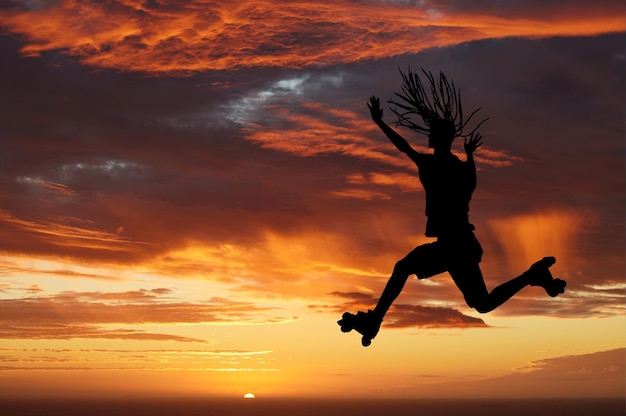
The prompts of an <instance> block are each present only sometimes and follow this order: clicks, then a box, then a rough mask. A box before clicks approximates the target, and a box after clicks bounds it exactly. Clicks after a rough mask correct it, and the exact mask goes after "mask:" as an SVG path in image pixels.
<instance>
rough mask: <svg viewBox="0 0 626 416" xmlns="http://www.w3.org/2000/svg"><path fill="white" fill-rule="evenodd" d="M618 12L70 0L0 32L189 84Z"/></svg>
mask: <svg viewBox="0 0 626 416" xmlns="http://www.w3.org/2000/svg"><path fill="white" fill-rule="evenodd" d="M619 6H620V5H619V4H618V3H617V2H610V1H609V2H604V3H603V4H602V5H598V6H596V7H593V8H591V9H589V8H588V5H587V4H585V3H570V2H567V3H566V2H561V1H560V2H556V4H554V5H551V6H546V5H541V6H540V7H534V8H533V7H532V6H528V7H524V6H522V7H500V6H499V5H498V6H493V7H489V8H485V7H482V8H481V7H480V6H479V7H472V6H470V7H467V6H461V5H459V4H458V3H456V2H447V3H444V4H439V3H429V2H428V3H424V4H419V5H417V4H407V5H404V4H398V3H394V2H354V1H347V0H344V1H339V2H334V3H332V4H325V5H319V4H318V5H315V6H311V5H310V4H307V3H301V2H291V1H289V2H280V3H276V2H274V1H261V2H259V1H255V2H249V1H243V0H238V1H235V2H232V1H231V2H229V3H228V5H226V4H224V3H223V2H170V3H168V4H167V5H161V4H160V3H154V2H152V3H145V2H136V1H132V0H126V1H118V2H113V3H101V2H96V1H89V2H81V3H76V2H73V1H69V0H68V1H59V2H53V3H49V4H48V6H47V7H45V6H42V7H38V8H31V7H24V6H21V7H20V5H19V4H14V5H11V4H9V5H7V6H5V7H3V8H2V9H0V25H2V26H3V27H4V28H5V30H6V31H8V32H9V33H12V34H19V35H22V36H24V38H25V39H26V40H27V44H26V45H25V46H24V47H23V48H22V54H24V55H26V56H38V55H40V54H42V53H44V52H47V51H53V50H64V51H67V53H69V54H70V55H72V56H75V57H77V58H78V59H80V60H81V61H82V62H83V63H85V64H87V65H90V66H93V67H98V68H114V69H118V70H125V71H141V72H148V73H153V74H158V73H174V74H189V73H193V72H197V71H207V70H229V69H235V68H241V67H289V68H302V67H306V66H309V65H315V66H317V65H329V64H339V63H347V62H362V61H365V60H372V59H381V58H385V57H389V56H395V55H402V54H405V53H417V52H419V51H422V50H424V49H427V48H431V47H441V46H448V45H451V44H459V43H462V42H467V41H472V40H478V39H485V38H494V37H499V38H501V37H506V36H533V37H536V36H556V35H581V34H588V35H594V34H600V33H607V32H611V31H621V30H623V28H624V25H623V21H622V19H621V18H620V16H621V8H620V7H619ZM538 8H539V9H542V10H545V11H543V12H542V13H537V12H536V9H538ZM583 10H584V11H585V12H583ZM68 22H71V23H68Z"/></svg>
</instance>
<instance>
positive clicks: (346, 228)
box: [0, 0, 626, 397]
mask: <svg viewBox="0 0 626 416" xmlns="http://www.w3.org/2000/svg"><path fill="white" fill-rule="evenodd" d="M625 32H626V14H625V9H624V2H623V1H621V0H551V1H548V2H546V1H544V0H521V1H487V0H484V1H482V0H481V1H462V0H439V1H435V0H423V1H417V0H415V1H413V0H404V1H402V0H335V1H328V2H321V1H308V2H296V1H289V0H287V1H270V0H255V1H249V0H230V1H219V0H216V1H209V0H206V1H200V0H196V1H182V0H181V1H166V0H154V1H148V0H146V1H142V0H110V1H99V0H85V1H78V0H56V1H53V0H51V1H38V0H30V1H29V0H23V1H10V0H7V1H2V2H0V57H1V61H0V235H1V238H0V272H1V274H0V396H1V397H7V396H31V395H32V396H71V397H77V396H93V395H103V396H107V397H109V396H127V395H130V396H134V395H137V396H141V395H191V396H228V397H243V395H244V394H245V393H248V392H250V393H254V394H256V395H257V397H263V396H265V397H281V396H290V397H304V396H320V397H339V396H344V397H345V396H350V397H352V396H355V397H476V396H480V397H505V396H506V397H555V396H556V397H606V396H610V397H615V396H624V394H625V388H626V386H625V383H626V382H625V371H624V367H625V357H626V333H625V327H626V313H625V312H626V306H625V305H626V303H625V302H626V296H625V291H626V284H625V281H624V273H625V261H624V257H625V250H626V248H625V244H624V230H625V224H624V217H625V207H624V203H625V191H624V190H625V187H626V184H625V177H626V176H625V169H624V155H625V141H624V137H625V124H624V114H625V97H624V91H625V90H626V82H625V78H626V76H625V71H624V59H625V57H624V51H625V46H626V42H625V40H626V38H625V36H624V34H625ZM409 65H410V66H411V68H420V67H423V68H425V69H427V70H431V71H433V72H438V71H439V70H442V71H444V72H445V73H446V75H447V76H448V77H449V78H452V79H453V80H454V82H455V84H456V85H457V86H458V87H460V88H461V91H462V98H463V103H464V108H468V109H469V108H477V107H482V109H481V110H480V113H479V114H480V115H481V116H483V118H484V117H489V121H488V122H487V123H485V124H484V125H483V126H482V127H481V129H480V133H481V134H482V135H483V136H484V145H483V146H482V147H480V148H479V149H478V150H477V152H476V155H475V156H476V161H477V168H478V187H477V190H476V191H475V193H474V197H473V199H472V203H471V212H470V218H471V222H472V223H473V224H474V225H475V226H476V235H477V237H478V239H479V240H480V242H481V244H482V246H483V249H484V253H485V254H484V256H483V262H482V263H481V267H482V270H483V273H484V275H485V280H486V283H487V286H488V288H493V287H495V286H496V285H498V284H499V283H502V282H504V281H506V280H508V279H510V278H512V277H515V276H517V275H519V274H520V273H521V272H523V271H524V270H526V269H527V268H528V267H529V266H530V264H532V263H533V262H534V261H536V260H538V259H540V258H541V257H543V256H546V255H553V256H556V258H557V263H556V264H555V265H554V266H553V268H552V271H553V273H554V275H555V276H556V277H560V278H563V279H565V280H567V282H568V286H567V291H566V293H565V295H563V296H559V297H557V298H550V297H548V296H546V294H545V292H544V291H543V290H542V289H540V288H535V287H530V288H526V289H524V290H523V291H522V292H520V293H519V295H518V296H516V297H515V298H514V299H513V300H511V301H510V302H508V303H506V304H505V305H503V306H502V307H500V308H499V309H497V310H496V311H494V312H491V313H489V314H484V315H481V314H478V313H477V312H475V311H474V310H472V309H471V308H469V307H468V306H467V305H466V304H465V303H464V301H463V297H462V295H461V294H460V292H459V291H458V289H457V288H456V287H455V286H454V284H453V283H452V281H451V279H450V277H449V276H448V275H447V274H443V275H440V276H437V277H434V278H432V279H428V280H421V281H418V280H417V279H414V278H411V279H409V281H408V283H407V285H406V287H405V290H404V292H403V293H402V295H401V296H400V297H399V298H398V300H397V303H396V305H395V307H394V308H392V309H391V311H390V313H389V315H388V317H387V319H386V320H385V322H384V324H383V328H382V330H381V332H380V333H379V335H378V337H377V338H376V339H375V340H374V341H373V343H372V345H371V346H370V347H368V348H363V347H362V346H361V344H360V337H359V336H358V334H355V333H349V334H344V333H342V332H341V331H340V330H339V327H338V326H337V324H336V321H337V319H339V318H340V316H341V314H342V313H343V312H344V311H352V312H356V311H357V310H366V309H368V308H372V307H373V306H374V305H375V302H376V300H377V298H378V295H379V294H380V292H381V290H382V288H383V287H384V285H385V283H386V281H387V278H388V276H389V274H390V272H391V270H392V268H393V265H394V263H395V262H396V261H397V260H398V259H400V258H402V257H403V256H404V255H405V254H406V253H408V252H409V251H410V250H411V249H413V248H414V247H415V246H416V245H419V244H422V243H426V242H429V241H431V240H429V239H427V238H426V237H425V236H424V228H425V222H426V218H425V215H424V194H423V190H422V188H421V185H420V183H419V180H418V176H417V170H416V168H415V166H414V164H413V163H412V162H411V161H410V160H408V158H406V157H405V156H404V155H402V154H400V153H399V152H398V151H397V150H396V149H395V148H394V147H393V145H392V144H391V143H390V142H389V141H388V140H387V138H386V137H385V136H384V135H383V134H382V133H381V132H380V130H378V128H377V127H376V126H375V124H374V123H373V122H372V121H371V119H370V115H369V111H368V109H367V107H366V102H367V100H368V98H369V97H370V96H372V95H375V96H379V97H381V101H383V102H386V101H387V100H388V99H390V98H392V97H393V94H394V92H398V91H400V81H401V78H400V75H399V72H398V68H401V69H406V68H408V66H409ZM385 120H386V121H387V122H388V123H389V124H391V125H393V122H394V117H393V114H392V113H391V111H390V110H389V109H388V108H387V107H385ZM398 131H399V132H400V133H401V134H402V135H403V136H404V137H405V138H406V139H407V140H408V141H409V142H410V143H411V144H412V145H413V146H414V147H415V148H416V149H417V150H419V151H424V152H428V151H429V150H428V149H427V147H426V140H425V137H424V136H420V135H416V134H414V133H413V132H411V131H410V130H406V129H404V130H402V129H401V128H399V129H398ZM454 151H455V152H456V153H458V154H459V155H460V157H461V158H464V155H463V152H462V144H461V143H460V141H458V143H455V146H454Z"/></svg>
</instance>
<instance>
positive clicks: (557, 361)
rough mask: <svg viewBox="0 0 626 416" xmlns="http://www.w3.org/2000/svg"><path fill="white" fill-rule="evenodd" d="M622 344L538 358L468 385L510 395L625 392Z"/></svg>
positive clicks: (581, 395)
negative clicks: (597, 349) (614, 347)
mask: <svg viewBox="0 0 626 416" xmlns="http://www.w3.org/2000/svg"><path fill="white" fill-rule="evenodd" d="M625 352H626V350H625V349H624V348H619V349H615V350H610V351H601V352H595V353H590V354H584V355H570V356H564V357H555V358H549V359H543V360H537V361H533V362H530V363H528V364H527V365H525V366H523V367H521V368H518V369H516V370H515V371H514V372H513V373H511V374H508V375H506V376H503V377H499V378H495V379H491V380H485V381H479V382H474V383H472V384H473V385H471V386H467V387H466V390H468V391H469V390H471V391H473V392H477V391H481V390H483V389H487V388H488V389H490V391H491V392H492V393H493V394H502V395H507V396H509V397H524V396H528V397H554V396H555V392H559V395H561V396H563V397H578V398H587V397H592V398H598V397H623V396H624V386H625V385H624V368H625V365H624V364H625V363H624V354H625Z"/></svg>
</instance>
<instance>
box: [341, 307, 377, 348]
mask: <svg viewBox="0 0 626 416" xmlns="http://www.w3.org/2000/svg"><path fill="white" fill-rule="evenodd" d="M381 323H382V319H378V318H376V317H375V316H374V313H373V312H372V311H367V312H361V311H359V312H357V314H356V315H354V314H352V313H350V312H346V313H344V314H343V315H342V317H341V319H340V320H339V321H337V324H339V326H340V327H341V331H342V332H350V331H352V330H353V329H354V330H355V331H356V332H358V333H359V334H361V335H362V338H361V344H362V345H363V346H364V347H367V346H369V345H370V344H371V343H372V339H374V337H375V336H376V334H378V330H379V329H380V324H381Z"/></svg>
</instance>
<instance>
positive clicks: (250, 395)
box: [243, 393, 256, 399]
mask: <svg viewBox="0 0 626 416" xmlns="http://www.w3.org/2000/svg"><path fill="white" fill-rule="evenodd" d="M243 398H244V399H256V396H255V395H254V394H252V393H246V394H245V395H244V396H243Z"/></svg>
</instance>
